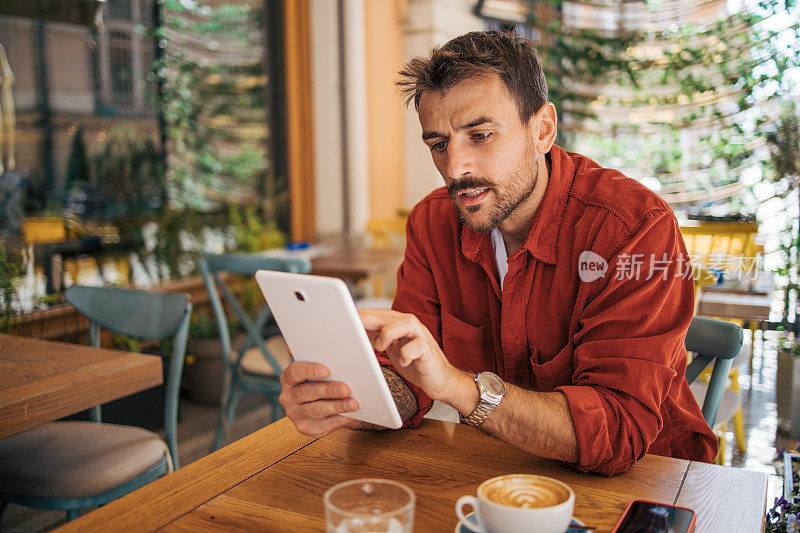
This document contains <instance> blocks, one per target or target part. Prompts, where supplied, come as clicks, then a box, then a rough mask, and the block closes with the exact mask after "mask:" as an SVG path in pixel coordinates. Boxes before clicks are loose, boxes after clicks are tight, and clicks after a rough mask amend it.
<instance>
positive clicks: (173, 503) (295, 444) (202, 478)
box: [58, 418, 314, 532]
mask: <svg viewBox="0 0 800 533" xmlns="http://www.w3.org/2000/svg"><path fill="white" fill-rule="evenodd" d="M313 440H314V439H312V438H310V437H306V436H304V435H301V434H299V433H298V432H297V431H296V430H295V429H294V425H293V424H292V423H291V422H290V421H289V419H288V418H283V419H281V420H279V421H277V422H275V423H274V424H271V425H269V426H267V427H266V428H263V429H261V430H259V431H256V432H255V433H252V434H251V435H248V436H247V437H244V438H243V439H240V440H238V441H236V442H234V443H232V444H230V445H228V446H226V447H224V448H222V449H221V450H218V451H217V452H215V453H213V454H211V455H207V456H206V457H203V458H202V459H199V460H197V461H195V462H194V463H191V464H189V465H186V466H185V467H183V468H181V469H180V470H177V471H175V472H173V473H172V474H170V475H168V476H166V477H163V478H161V479H159V480H157V481H154V482H153V483H150V484H149V485H147V486H145V487H142V488H141V489H139V490H137V491H135V492H132V493H130V494H128V495H126V496H123V497H122V498H120V499H118V500H115V501H113V502H111V503H109V504H108V505H105V506H103V507H100V508H99V509H96V510H95V511H93V512H91V513H88V514H86V515H84V516H82V517H81V518H79V519H78V520H75V521H72V522H70V523H68V524H65V525H64V526H62V527H61V528H60V529H59V530H58V531H65V532H67V531H104V532H105V531H131V530H136V531H154V530H156V529H158V528H160V527H162V526H164V525H166V524H168V523H170V522H171V521H173V520H175V519H176V518H179V517H180V516H182V515H184V514H186V513H188V512H190V511H192V510H193V509H195V508H197V507H198V506H200V505H202V504H204V503H205V502H207V501H209V500H211V499H213V498H215V497H216V496H218V495H219V494H223V493H224V492H225V491H227V490H228V489H230V488H231V487H233V486H235V485H237V484H238V483H241V482H242V481H243V480H245V479H247V478H249V477H251V476H253V475H254V474H256V473H258V472H260V471H262V470H264V469H266V468H269V467H270V466H272V465H274V464H275V463H277V462H278V461H280V460H281V459H283V458H285V457H286V456H288V455H291V454H292V453H294V452H295V451H297V450H298V449H301V448H302V447H304V446H306V445H307V444H308V443H310V442H312V441H313ZM243 512H245V514H246V511H243ZM212 523H213V520H211V521H210V522H209V524H212ZM209 527H210V526H209ZM258 529H260V528H258Z"/></svg>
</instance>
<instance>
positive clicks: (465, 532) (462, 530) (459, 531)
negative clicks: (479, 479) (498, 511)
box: [454, 511, 585, 533]
mask: <svg viewBox="0 0 800 533" xmlns="http://www.w3.org/2000/svg"><path fill="white" fill-rule="evenodd" d="M467 520H469V521H470V522H472V523H473V524H477V523H478V522H477V520H475V511H472V512H471V513H469V514H468V515H467ZM571 525H573V526H582V525H583V522H581V521H580V520H578V519H577V518H575V517H573V518H572V524H571ZM454 532H455V533H473V532H472V531H470V530H469V529H467V528H466V527H464V524H462V523H461V522H460V521H459V522H458V524H456V528H455V529H454ZM579 532H580V533H585V531H583V530H582V529H572V528H571V527H570V528H568V529H567V530H566V531H565V532H564V533H579Z"/></svg>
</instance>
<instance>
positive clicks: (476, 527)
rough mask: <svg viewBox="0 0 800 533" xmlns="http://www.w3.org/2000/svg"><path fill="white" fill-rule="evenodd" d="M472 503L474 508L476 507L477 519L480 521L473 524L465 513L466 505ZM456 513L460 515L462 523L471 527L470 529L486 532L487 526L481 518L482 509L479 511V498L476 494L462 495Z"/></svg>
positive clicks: (476, 531) (479, 532)
mask: <svg viewBox="0 0 800 533" xmlns="http://www.w3.org/2000/svg"><path fill="white" fill-rule="evenodd" d="M465 505H471V506H472V508H473V509H475V520H476V521H477V522H478V523H477V524H473V523H472V522H471V521H470V520H469V519H468V518H467V517H466V516H465V515H464V511H463V509H464V506H465ZM456 514H457V515H458V519H459V520H460V521H461V523H462V524H463V525H464V527H466V528H467V529H469V530H470V531H475V533H484V532H485V531H486V528H485V527H484V525H483V520H481V514H480V511H478V498H476V497H475V496H462V497H460V498H459V499H458V501H457V502H456Z"/></svg>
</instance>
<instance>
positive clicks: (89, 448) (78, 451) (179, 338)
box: [0, 286, 192, 520]
mask: <svg viewBox="0 0 800 533" xmlns="http://www.w3.org/2000/svg"><path fill="white" fill-rule="evenodd" d="M66 297H67V300H68V301H69V302H70V303H71V304H72V305H73V306H74V307H75V308H76V309H77V310H78V311H79V312H80V313H82V314H84V315H86V316H87V317H88V318H89V342H90V344H91V345H92V346H100V328H101V327H102V328H106V329H109V330H111V331H113V332H115V333H118V334H121V335H126V336H129V337H135V338H139V339H171V340H172V353H171V355H170V360H169V374H168V376H167V380H166V398H165V402H164V430H165V436H166V446H165V443H164V441H163V440H162V439H161V438H160V437H159V436H158V435H157V434H155V433H153V432H151V431H147V430H144V429H141V428H136V427H131V426H121V425H115V424H102V423H101V409H100V406H96V407H93V408H92V409H91V410H90V418H91V422H50V423H48V424H44V425H42V426H39V427H36V428H33V429H30V430H28V431H24V432H22V433H18V434H16V435H12V436H10V437H7V438H5V439H2V440H0V501H2V504H1V505H0V520H2V514H3V511H4V510H5V508H6V506H7V505H8V504H9V503H17V504H20V505H24V506H27V507H33V508H36V509H46V510H63V511H66V512H67V520H73V519H75V518H77V517H78V515H79V511H80V510H81V509H85V508H87V507H94V506H97V505H103V504H105V503H108V502H110V501H111V500H114V499H116V498H119V497H120V496H123V495H125V494H127V493H129V492H131V491H133V490H136V489H138V488H139V487H142V486H144V485H146V484H147V483H150V482H151V481H153V480H155V479H158V478H159V477H161V476H163V475H166V474H167V473H169V472H171V471H172V470H173V469H177V468H178V467H179V464H178V446H177V418H178V391H179V389H180V381H181V374H182V372H183V360H184V354H185V351H186V337H187V334H188V332H189V318H190V316H191V311H192V305H191V303H189V298H188V296H187V295H185V294H165V293H154V292H144V291H134V290H124V289H112V288H101V287H80V286H72V287H70V288H69V289H67V291H66Z"/></svg>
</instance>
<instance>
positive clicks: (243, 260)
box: [200, 254, 311, 374]
mask: <svg viewBox="0 0 800 533" xmlns="http://www.w3.org/2000/svg"><path fill="white" fill-rule="evenodd" d="M259 270H275V271H279V272H292V273H295V274H307V273H309V272H311V261H309V259H308V258H306V257H270V256H264V255H260V254H225V255H220V254H203V255H202V256H201V257H200V272H201V273H202V274H203V281H204V282H205V285H206V290H207V291H208V298H209V301H210V302H211V307H212V309H213V310H214V319H215V321H216V323H217V331H219V339H220V343H221V344H222V357H223V359H224V361H225V363H226V365H227V364H231V361H230V353H231V346H232V343H231V334H230V329H229V328H228V319H227V316H226V314H225V307H224V306H223V304H222V299H221V298H220V293H222V297H223V298H224V299H225V301H226V302H227V303H228V305H229V306H230V307H231V309H232V310H233V312H234V313H235V314H236V316H237V317H238V319H239V321H240V322H241V323H242V325H243V326H244V328H245V329H246V330H247V334H248V341H247V342H246V343H245V345H244V346H243V347H242V348H241V350H240V351H241V352H242V353H244V351H245V350H246V349H247V348H248V347H249V346H257V347H258V348H259V349H260V350H261V353H262V354H263V355H264V357H265V358H266V360H267V362H268V363H269V364H270V366H272V367H273V369H274V370H275V372H276V374H280V371H281V366H280V365H279V364H278V362H277V361H276V360H275V358H274V357H273V355H272V354H271V353H270V352H269V350H268V349H267V348H266V346H265V345H264V342H263V339H262V337H261V332H260V331H259V330H260V329H261V328H262V327H263V326H264V325H265V324H266V323H267V321H268V320H269V319H270V318H271V317H272V314H271V313H270V311H269V307H268V306H267V305H266V302H265V304H264V307H263V308H262V309H261V312H260V313H259V315H258V317H257V318H256V319H255V320H253V319H252V318H251V317H250V316H249V315H248V314H247V312H246V311H245V310H244V308H243V307H242V305H241V304H240V303H239V301H238V300H237V299H236V296H235V295H234V293H233V291H232V290H231V289H230V287H228V285H227V284H226V283H225V281H224V280H223V278H222V277H221V276H220V274H221V273H230V274H239V275H243V276H254V275H255V273H256V272H257V271H259ZM240 355H241V354H240Z"/></svg>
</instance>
